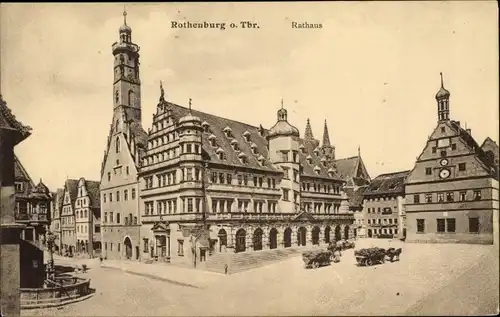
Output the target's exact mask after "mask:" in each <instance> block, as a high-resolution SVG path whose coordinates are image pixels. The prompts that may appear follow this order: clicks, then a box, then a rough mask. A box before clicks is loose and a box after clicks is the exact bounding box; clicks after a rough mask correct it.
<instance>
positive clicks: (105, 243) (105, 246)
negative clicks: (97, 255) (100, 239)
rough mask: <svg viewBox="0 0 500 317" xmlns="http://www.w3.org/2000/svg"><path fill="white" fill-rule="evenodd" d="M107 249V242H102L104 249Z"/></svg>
mask: <svg viewBox="0 0 500 317" xmlns="http://www.w3.org/2000/svg"><path fill="white" fill-rule="evenodd" d="M107 249H108V243H107V242H104V250H107Z"/></svg>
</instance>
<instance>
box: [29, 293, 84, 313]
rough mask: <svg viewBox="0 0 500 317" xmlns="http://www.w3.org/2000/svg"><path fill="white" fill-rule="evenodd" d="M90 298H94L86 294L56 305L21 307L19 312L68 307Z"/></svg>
mask: <svg viewBox="0 0 500 317" xmlns="http://www.w3.org/2000/svg"><path fill="white" fill-rule="evenodd" d="M92 296H94V293H92V294H87V295H85V296H81V297H77V298H73V299H70V300H66V301H62V302H58V303H46V304H44V303H39V304H28V305H21V310H31V309H45V308H54V307H60V306H66V305H69V304H74V303H78V302H81V301H84V300H86V299H89V298H91V297H92Z"/></svg>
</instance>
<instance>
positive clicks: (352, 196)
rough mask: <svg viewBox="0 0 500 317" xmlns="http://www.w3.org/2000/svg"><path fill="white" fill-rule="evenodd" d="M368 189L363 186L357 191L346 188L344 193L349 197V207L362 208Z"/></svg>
mask: <svg viewBox="0 0 500 317" xmlns="http://www.w3.org/2000/svg"><path fill="white" fill-rule="evenodd" d="M367 188H368V187H367V186H362V187H358V188H357V189H354V188H345V189H344V191H345V193H346V194H347V197H349V206H351V207H362V206H363V194H364V192H365V191H366V189H367Z"/></svg>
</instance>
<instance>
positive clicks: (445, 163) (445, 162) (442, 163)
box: [439, 159, 448, 166]
mask: <svg viewBox="0 0 500 317" xmlns="http://www.w3.org/2000/svg"><path fill="white" fill-rule="evenodd" d="M439 164H441V166H446V165H448V160H447V159H442V160H441V161H440V162H439Z"/></svg>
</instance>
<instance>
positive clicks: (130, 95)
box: [128, 90, 134, 106]
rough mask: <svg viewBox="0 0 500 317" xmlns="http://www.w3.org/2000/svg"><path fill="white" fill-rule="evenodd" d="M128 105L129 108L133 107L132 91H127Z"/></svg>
mask: <svg viewBox="0 0 500 317" xmlns="http://www.w3.org/2000/svg"><path fill="white" fill-rule="evenodd" d="M128 105H129V106H133V105H134V91H132V90H129V91H128Z"/></svg>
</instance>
